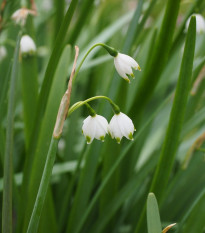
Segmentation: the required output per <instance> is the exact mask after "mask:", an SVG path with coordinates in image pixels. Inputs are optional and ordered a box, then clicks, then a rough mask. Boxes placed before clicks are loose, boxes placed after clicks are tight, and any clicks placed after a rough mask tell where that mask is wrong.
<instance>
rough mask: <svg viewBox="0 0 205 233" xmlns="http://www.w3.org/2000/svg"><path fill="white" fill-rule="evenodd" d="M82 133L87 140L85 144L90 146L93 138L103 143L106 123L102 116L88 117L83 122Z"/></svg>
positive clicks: (106, 130) (106, 129) (106, 128)
mask: <svg viewBox="0 0 205 233" xmlns="http://www.w3.org/2000/svg"><path fill="white" fill-rule="evenodd" d="M82 132H83V134H84V136H85V138H86V140H87V144H90V143H91V142H92V141H93V139H94V138H96V139H98V140H101V141H104V139H105V136H106V134H107V133H108V122H107V120H106V119H105V118H104V117H103V116H100V115H97V114H95V115H93V116H88V117H87V118H86V119H85V120H84V121H83V127H82Z"/></svg>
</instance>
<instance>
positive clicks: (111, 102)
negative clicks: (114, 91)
mask: <svg viewBox="0 0 205 233" xmlns="http://www.w3.org/2000/svg"><path fill="white" fill-rule="evenodd" d="M96 99H105V100H107V101H108V102H109V103H110V104H111V106H112V108H113V111H114V112H115V113H116V114H118V113H120V109H119V107H118V106H117V105H116V104H115V103H114V102H113V101H112V100H111V99H110V98H109V97H107V96H103V95H98V96H94V97H91V98H89V99H87V100H84V101H79V102H77V103H75V104H73V105H72V106H71V107H70V109H69V111H68V115H67V116H70V115H71V114H72V113H73V112H74V111H75V110H77V109H78V108H79V107H81V106H83V105H85V104H87V103H88V102H90V101H93V100H96Z"/></svg>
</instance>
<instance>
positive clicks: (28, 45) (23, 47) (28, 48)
mask: <svg viewBox="0 0 205 233" xmlns="http://www.w3.org/2000/svg"><path fill="white" fill-rule="evenodd" d="M20 52H21V54H22V55H23V56H27V55H33V54H34V53H35V52H36V45H35V43H34V41H33V39H32V38H31V37H30V36H28V35H24V36H22V38H21V41H20Z"/></svg>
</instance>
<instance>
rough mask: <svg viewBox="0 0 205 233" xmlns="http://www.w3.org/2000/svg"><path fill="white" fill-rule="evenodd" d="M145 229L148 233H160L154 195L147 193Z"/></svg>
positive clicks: (160, 227)
mask: <svg viewBox="0 0 205 233" xmlns="http://www.w3.org/2000/svg"><path fill="white" fill-rule="evenodd" d="M147 227H148V233H161V232H162V225H161V221H160V215H159V208H158V204H157V200H156V197H155V195H154V193H149V195H148V198H147Z"/></svg>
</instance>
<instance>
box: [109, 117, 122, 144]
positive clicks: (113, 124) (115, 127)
mask: <svg viewBox="0 0 205 233" xmlns="http://www.w3.org/2000/svg"><path fill="white" fill-rule="evenodd" d="M109 132H110V134H111V136H112V138H119V139H120V140H121V138H122V137H123V134H122V132H121V129H120V127H119V124H118V115H116V114H115V115H114V116H113V117H112V119H111V121H110V124H109Z"/></svg>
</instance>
